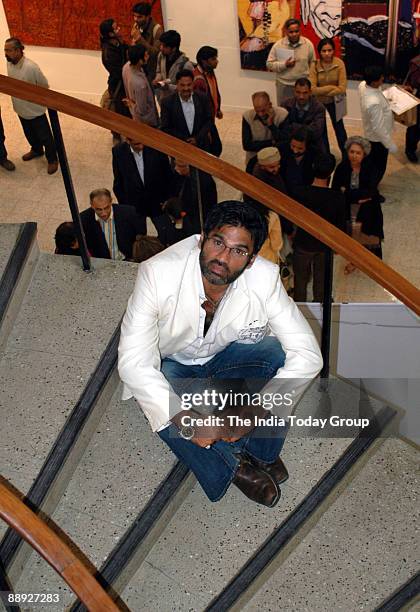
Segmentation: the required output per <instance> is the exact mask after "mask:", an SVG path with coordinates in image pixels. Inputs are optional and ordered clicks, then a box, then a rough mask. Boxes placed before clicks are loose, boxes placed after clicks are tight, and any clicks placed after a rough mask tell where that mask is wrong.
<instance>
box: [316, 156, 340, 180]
mask: <svg viewBox="0 0 420 612" xmlns="http://www.w3.org/2000/svg"><path fill="white" fill-rule="evenodd" d="M334 168H335V157H334V155H332V154H331V153H325V154H321V155H317V156H316V157H315V159H314V163H313V164H312V169H313V172H314V177H315V178H319V179H327V178H329V177H330V176H331V174H332V173H333V172H334Z"/></svg>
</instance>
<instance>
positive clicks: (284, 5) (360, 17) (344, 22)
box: [237, 0, 420, 81]
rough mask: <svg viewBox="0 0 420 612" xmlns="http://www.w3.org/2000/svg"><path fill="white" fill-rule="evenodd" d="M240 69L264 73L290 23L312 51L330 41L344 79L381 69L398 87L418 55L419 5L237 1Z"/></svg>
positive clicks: (386, 0)
mask: <svg viewBox="0 0 420 612" xmlns="http://www.w3.org/2000/svg"><path fill="white" fill-rule="evenodd" d="M237 2H238V19H239V39H240V54H241V66H242V68H244V69H248V70H266V67H265V64H266V60H267V57H268V54H269V52H270V49H271V47H272V46H273V44H274V43H275V42H276V41H277V40H278V39H279V38H281V37H282V36H283V27H284V23H285V21H286V20H287V19H289V18H290V17H296V18H297V19H300V21H301V23H302V35H303V36H306V37H307V38H309V39H310V40H311V41H312V42H313V44H314V46H315V47H316V46H317V44H318V42H319V40H320V39H321V38H334V39H335V43H336V50H337V54H338V55H341V57H342V58H343V60H344V62H345V64H346V67H347V73H348V77H349V78H351V79H361V78H363V70H364V66H366V65H368V64H371V65H373V64H375V65H381V66H384V69H385V73H386V74H387V77H388V79H390V80H398V81H401V80H403V79H404V77H405V73H406V72H407V69H408V62H409V60H410V59H411V58H412V57H413V56H415V55H416V54H418V53H419V50H418V47H419V36H420V32H419V18H420V0H375V1H374V2H372V1H370V0H368V1H366V0H355V1H353V0H265V1H263V2H260V1H259V0H237Z"/></svg>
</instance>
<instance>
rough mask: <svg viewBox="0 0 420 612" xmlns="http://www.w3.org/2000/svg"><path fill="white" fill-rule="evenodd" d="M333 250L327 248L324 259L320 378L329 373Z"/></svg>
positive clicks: (325, 376) (326, 376)
mask: <svg viewBox="0 0 420 612" xmlns="http://www.w3.org/2000/svg"><path fill="white" fill-rule="evenodd" d="M333 258H334V255H333V252H332V249H330V248H328V249H327V250H326V252H325V261H324V300H323V302H322V332H321V353H322V358H323V360H324V366H323V368H322V370H321V374H320V376H321V378H328V376H329V374H330V340H331V307H332V301H333V300H332V285H333V266H334V263H333V261H334V260H333Z"/></svg>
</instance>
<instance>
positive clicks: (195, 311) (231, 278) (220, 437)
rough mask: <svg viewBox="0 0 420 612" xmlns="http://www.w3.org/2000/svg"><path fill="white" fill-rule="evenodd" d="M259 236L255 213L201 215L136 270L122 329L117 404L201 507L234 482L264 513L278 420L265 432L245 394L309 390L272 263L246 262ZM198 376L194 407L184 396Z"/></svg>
mask: <svg viewBox="0 0 420 612" xmlns="http://www.w3.org/2000/svg"><path fill="white" fill-rule="evenodd" d="M266 238H267V221H266V219H265V218H263V217H262V216H261V215H260V214H259V213H258V212H257V211H256V210H254V209H253V208H252V207H251V206H249V205H248V204H245V203H242V202H223V203H221V204H219V205H217V206H215V207H214V208H213V209H212V210H211V211H210V212H209V214H208V216H207V219H206V221H205V226H204V232H203V235H202V236H201V237H200V236H198V235H196V236H191V237H189V238H186V239H185V240H183V241H181V242H178V243H177V244H175V245H174V246H172V247H170V248H168V249H166V250H165V251H163V252H162V253H159V254H158V255H156V256H155V257H152V258H151V259H149V260H147V261H145V262H143V263H142V264H140V266H139V272H138V277H137V281H136V285H135V288H134V292H133V294H132V296H131V297H130V300H129V302H128V307H127V312H126V314H125V316H124V320H123V323H122V327H121V340H120V346H119V362H118V368H119V373H120V377H121V380H122V381H123V383H124V384H125V390H124V396H123V397H124V399H128V398H129V397H132V396H134V397H135V398H136V400H137V401H138V403H139V404H140V406H141V408H142V409H143V411H144V413H145V415H146V417H147V418H148V420H149V421H150V424H151V427H152V429H153V431H155V432H157V433H158V435H159V436H160V437H161V439H162V440H164V441H165V442H166V444H168V446H169V447H170V448H171V449H172V451H173V452H174V453H175V455H176V456H177V457H178V458H179V459H180V460H181V461H183V462H184V463H186V464H187V465H188V466H189V467H190V469H191V470H192V471H193V472H194V474H195V475H196V477H197V479H198V481H199V482H200V484H201V486H202V487H203V489H204V491H205V493H206V494H207V496H208V498H209V499H210V500H211V501H218V500H219V499H221V497H223V495H224V494H225V493H226V491H227V489H228V487H229V486H230V484H231V483H234V484H235V485H236V486H237V487H238V488H239V489H240V490H241V491H242V492H243V493H244V494H245V495H246V496H247V497H249V498H250V499H252V500H253V501H256V502H257V503H261V504H264V505H265V506H269V507H272V506H274V505H275V504H276V503H277V501H278V500H279V498H280V489H279V484H281V482H284V481H285V480H286V479H287V477H288V474H287V470H286V468H285V466H284V464H283V463H282V461H281V459H280V458H279V454H280V451H281V449H282V446H283V443H284V438H285V435H286V431H287V425H284V423H283V426H280V427H279V426H274V427H273V426H272V427H268V426H267V427H266V426H264V424H261V423H264V421H261V420H258V422H257V421H256V420H255V419H254V418H253V416H254V415H256V414H258V415H261V414H262V413H263V414H264V415H265V416H267V414H270V413H268V411H267V410H264V409H263V406H256V405H255V404H254V397H255V391H260V390H261V389H262V388H263V387H264V390H268V389H269V388H270V385H271V387H272V388H275V389H276V391H280V392H281V391H282V390H284V389H286V388H289V389H290V388H291V384H292V385H293V384H295V383H296V385H297V386H299V384H300V385H301V386H302V379H303V380H304V383H303V384H304V385H305V384H308V382H309V380H308V379H311V378H313V377H315V376H316V375H317V374H318V372H319V371H320V369H321V367H322V358H321V355H320V351H319V347H318V344H317V341H316V339H315V337H314V335H313V333H312V331H311V329H310V327H309V325H308V323H307V322H306V320H305V319H304V317H303V316H302V314H301V313H300V312H299V310H298V308H297V307H296V305H295V303H294V302H293V300H291V299H290V298H289V297H288V295H287V293H286V291H285V289H284V288H283V285H282V283H281V281H280V278H279V271H278V267H277V266H276V265H274V264H272V263H271V262H269V261H266V260H265V259H263V258H262V257H258V256H257V255H258V251H259V249H260V248H261V246H262V244H263V243H264V242H265V240H266ZM238 380H240V381H242V383H243V384H244V385H247V387H246V388H247V389H248V391H251V390H253V391H254V393H253V394H252V399H251V400H250V399H249V398H251V393H248V394H247V395H246V394H243V396H242V398H243V397H245V398H248V399H245V400H243V401H242V404H244V403H245V406H243V405H242V406H241V407H240V408H239V407H238V406H237V405H236V404H235V399H236V395H238V396H240V394H236V395H234V393H232V392H228V391H229V384H230V383H232V389H237V382H238ZM203 381H206V385H207V386H205V385H204V387H203V386H202V387H201V391H202V392H201V395H199V398H201V400H200V399H198V400H197V397H196V395H197V394H196V395H194V394H193V393H191V391H196V384H195V383H199V384H202V382H203ZM267 381H268V384H266V383H267ZM273 384H274V387H273ZM220 385H222V387H221V386H220ZM264 385H266V386H264ZM221 388H223V389H225V393H220V389H221ZM203 389H204V391H203ZM226 389H227V390H228V391H226ZM242 389H243V387H242ZM186 391H190V393H186ZM206 391H207V395H206V394H205V393H206ZM257 397H262V395H260V396H258V395H257ZM264 397H266V394H264ZM186 398H187V401H186ZM209 398H210V399H211V401H210V400H209ZM208 400H209V401H208ZM228 401H229V404H230V405H228V407H226V403H227V402H228ZM249 401H251V404H252V407H251V406H250V405H248V406H247V405H246V403H247V402H249ZM200 402H201V407H203V406H204V407H205V408H206V409H208V408H209V402H210V404H212V406H213V407H214V406H215V407H216V410H215V412H214V413H213V414H211V413H209V412H208V411H207V412H204V414H203V413H202V414H199V411H198V408H196V406H197V403H198V404H200ZM261 403H263V402H261ZM210 407H211V406H210ZM264 407H265V406H264ZM222 408H223V410H221V409H222ZM234 415H239V416H240V417H241V418H240V419H239V417H237V416H236V417H235V416H234ZM244 415H246V416H247V417H248V416H250V418H249V419H248V420H246V418H245V417H244ZM251 416H252V418H251ZM217 417H219V418H217ZM200 418H201V421H200ZM235 419H236V421H235Z"/></svg>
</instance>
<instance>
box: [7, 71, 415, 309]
mask: <svg viewBox="0 0 420 612" xmlns="http://www.w3.org/2000/svg"><path fill="white" fill-rule="evenodd" d="M0 91H1V92H3V93H5V94H9V95H11V96H15V97H17V98H22V99H24V100H29V101H31V102H35V103H37V104H41V105H43V106H48V107H49V108H53V109H55V110H58V111H60V112H63V113H66V114H67V115H71V116H72V117H77V118H78V119H82V120H83V121H88V122H89V123H93V124H95V125H98V126H100V127H103V128H106V129H107V130H111V131H113V132H117V133H119V134H124V135H126V136H130V137H131V138H136V139H139V140H141V141H142V142H143V143H144V144H145V145H147V146H149V147H153V148H154V149H157V150H159V151H162V152H163V153H166V154H167V155H170V156H172V157H178V158H180V159H182V160H183V161H185V162H187V163H189V164H191V165H192V166H195V167H197V168H200V170H204V171H205V172H208V173H209V174H211V175H212V176H217V177H218V178H220V179H221V180H223V181H225V182H226V183H228V184H229V185H231V186H232V187H235V188H236V189H239V190H240V191H242V192H244V193H247V194H248V195H250V196H251V197H253V198H255V199H256V200H258V201H259V202H262V203H263V204H265V205H266V206H268V207H269V208H271V209H272V210H274V211H276V212H278V213H280V214H281V215H283V216H285V217H287V218H288V219H290V221H292V222H293V223H295V224H296V225H298V226H299V227H301V228H303V229H304V230H306V231H307V232H309V233H310V234H312V236H315V238H318V239H319V240H321V242H323V243H325V244H327V245H328V246H330V247H331V248H332V249H333V250H334V251H335V252H337V253H339V254H340V255H342V256H343V257H344V258H345V259H348V260H349V261H351V262H352V263H354V265H355V266H357V267H358V268H359V269H360V270H362V271H363V272H365V274H367V275H368V276H370V278H372V279H373V280H374V281H376V282H377V283H379V284H380V285H381V286H382V287H384V288H385V289H387V290H388V291H389V292H390V293H392V294H393V295H394V296H395V297H397V298H398V299H399V300H401V302H403V303H404V304H406V306H408V307H409V308H411V310H413V311H414V312H415V313H416V314H418V315H419V314H420V291H419V290H418V289H417V288H416V287H414V285H412V284H411V283H410V282H409V281H408V280H407V279H406V278H404V277H403V276H401V274H399V273H398V272H396V271H395V270H394V269H393V268H391V267H390V266H388V265H387V264H385V263H384V262H383V261H382V260H381V259H379V257H376V255H373V254H372V253H370V252H369V251H368V250H367V249H365V248H364V247H363V246H362V245H361V244H359V243H358V242H356V241H355V240H353V239H352V238H350V236H348V235H347V234H345V233H344V232H341V231H340V230H338V229H337V228H335V227H334V226H333V225H331V224H330V223H328V222H327V221H324V220H323V219H321V218H320V217H319V216H318V215H316V214H315V213H313V212H311V211H310V210H308V209H307V208H305V207H304V206H302V205H301V204H298V202H295V201H294V200H292V199H291V198H289V197H288V196H286V195H284V194H282V193H280V192H279V191H277V190H275V189H273V188H272V187H270V186H269V185H266V184H265V183H263V182H262V181H260V180H258V179H256V178H255V177H253V176H251V175H249V174H246V173H245V172H244V171H243V170H240V169H239V168H236V167H235V166H232V165H230V164H228V163H227V162H225V161H223V160H221V159H218V158H217V157H214V156H212V155H209V154H208V153H206V152H204V151H202V150H201V149H198V148H197V147H194V146H192V145H189V144H187V143H185V142H183V141H181V140H179V139H177V138H174V137H172V136H168V135H167V134H164V133H163V132H161V131H159V130H156V129H154V128H151V127H149V126H147V125H145V124H140V123H137V122H135V121H133V120H132V119H127V118H126V117H122V116H121V115H117V114H116V113H113V112H111V111H108V110H104V109H102V108H100V107H98V106H95V105H93V104H89V103H88V102H83V101H82V100H77V99H76V98H72V97H70V96H66V95H64V94H61V93H58V92H56V91H52V90H47V89H43V88H42V87H37V86H36V85H31V84H30V83H25V82H23V81H19V80H17V79H12V78H10V77H6V76H4V75H0Z"/></svg>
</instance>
